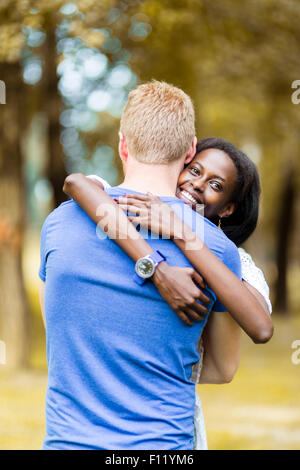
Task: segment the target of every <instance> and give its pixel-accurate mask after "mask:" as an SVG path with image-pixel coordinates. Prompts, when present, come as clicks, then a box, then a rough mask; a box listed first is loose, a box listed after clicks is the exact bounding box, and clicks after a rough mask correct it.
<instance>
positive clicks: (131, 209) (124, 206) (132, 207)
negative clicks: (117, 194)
mask: <svg viewBox="0 0 300 470" xmlns="http://www.w3.org/2000/svg"><path fill="white" fill-rule="evenodd" d="M118 206H119V207H120V208H121V209H123V211H125V212H126V211H127V212H132V213H133V214H138V215H140V214H141V212H142V208H141V207H138V206H135V205H133V204H120V203H119V204H118Z"/></svg>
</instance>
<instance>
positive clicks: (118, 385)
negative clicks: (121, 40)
mask: <svg viewBox="0 0 300 470" xmlns="http://www.w3.org/2000/svg"><path fill="white" fill-rule="evenodd" d="M106 192H107V193H108V194H109V195H111V196H112V197H117V196H120V195H122V194H125V193H129V192H130V193H132V192H133V191H130V190H125V189H124V188H119V187H114V188H110V189H108V190H106ZM161 199H162V200H163V201H165V202H167V203H168V204H170V205H172V206H173V207H174V210H175V211H176V212H177V214H178V215H180V214H181V216H182V214H184V220H185V222H187V223H188V224H189V225H191V226H193V227H194V230H196V231H197V234H199V235H200V236H201V238H203V236H204V240H205V243H206V244H207V246H208V247H209V248H210V249H211V250H212V251H213V252H214V253H215V255H216V256H218V258H220V259H221V260H222V261H223V262H224V263H225V264H226V265H227V266H228V267H229V268H230V269H231V270H232V271H233V272H234V273H235V274H236V275H237V276H238V277H240V275H241V273H240V258H239V254H238V251H237V249H236V247H235V245H234V244H233V243H232V242H231V241H230V240H228V239H227V237H226V236H225V235H224V234H223V233H222V232H221V231H220V230H219V229H218V228H217V227H216V226H215V225H213V224H212V223H210V222H209V221H208V220H207V219H204V218H203V217H202V216H201V215H199V214H196V212H194V211H193V210H192V209H191V208H190V207H189V206H188V205H186V204H184V202H183V201H181V200H180V199H178V198H176V197H162V198H161ZM183 209H184V211H183ZM144 236H146V235H145V233H144ZM147 241H148V243H149V244H150V245H151V246H152V247H153V249H154V250H155V249H159V250H160V251H161V252H162V253H163V254H164V255H165V256H166V258H167V262H168V263H169V264H170V265H174V266H183V267H190V266H191V265H190V263H189V262H188V260H187V259H186V258H185V256H184V255H183V254H182V252H181V251H180V250H179V249H178V248H177V246H176V245H175V244H174V243H173V242H172V241H171V240H166V239H162V238H161V237H158V236H156V237H155V236H153V237H152V238H148V240H147ZM133 273H134V262H133V261H132V260H131V259H130V258H129V257H128V256H127V255H126V254H125V253H124V252H123V251H122V250H121V248H119V247H118V245H117V244H116V243H115V242H114V241H112V240H110V239H109V238H107V237H106V236H105V234H104V232H102V231H99V230H96V225H95V224H94V222H93V221H92V220H91V219H90V218H89V217H88V216H87V215H86V213H85V212H84V211H83V210H82V209H81V208H80V207H79V206H78V205H77V204H76V202H74V201H68V202H65V203H63V204H61V205H60V206H59V207H58V208H57V209H55V210H54V211H53V212H52V213H51V214H50V215H49V216H48V217H47V219H46V221H45V223H44V225H43V228H42V233H41V266H40V271H39V275H40V278H41V279H42V280H43V281H46V286H45V316H46V336H47V362H48V387H47V395H46V436H45V440H44V445H43V448H44V449H105V450H114V449H130V450H134V449H147V450H151V449H155V450H158V449H166V450H170V449H174V450H179V449H186V450H190V449H192V448H193V433H194V425H193V416H194V405H195V384H194V383H193V382H192V381H191V373H192V366H193V364H195V363H196V362H197V361H198V360H199V354H198V348H197V344H198V341H199V338H200V336H201V333H202V330H203V327H204V326H205V323H206V321H207V316H208V315H207V316H206V318H205V320H203V321H201V322H199V323H196V324H195V325H194V326H193V327H189V326H186V325H185V324H184V323H183V322H182V321H181V320H180V319H179V318H178V316H177V315H176V313H175V312H174V311H172V309H171V308H170V307H169V305H168V304H167V303H166V302H165V300H164V299H163V298H162V297H161V296H160V294H159V292H158V290H157V289H156V287H155V286H154V284H153V283H152V282H151V281H147V282H146V283H145V284H144V285H143V286H140V285H138V284H136V283H135V282H134V280H133ZM207 293H208V294H209V295H210V298H211V299H212V300H211V304H210V308H209V309H210V310H211V309H212V308H213V309H214V310H218V311H220V310H224V309H223V308H222V306H221V305H218V303H217V302H216V296H215V294H213V293H212V291H211V290H210V289H208V290H207Z"/></svg>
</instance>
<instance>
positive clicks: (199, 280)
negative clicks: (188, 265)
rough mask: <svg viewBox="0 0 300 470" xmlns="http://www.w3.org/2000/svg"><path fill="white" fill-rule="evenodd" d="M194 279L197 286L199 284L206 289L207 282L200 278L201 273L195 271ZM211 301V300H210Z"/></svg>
mask: <svg viewBox="0 0 300 470" xmlns="http://www.w3.org/2000/svg"><path fill="white" fill-rule="evenodd" d="M192 278H193V279H194V281H196V282H197V284H199V286H201V287H203V289H205V282H204V280H203V277H202V276H200V274H199V273H197V271H194V272H193V274H192ZM208 300H209V299H208Z"/></svg>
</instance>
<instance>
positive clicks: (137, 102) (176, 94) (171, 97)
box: [120, 80, 195, 164]
mask: <svg viewBox="0 0 300 470" xmlns="http://www.w3.org/2000/svg"><path fill="white" fill-rule="evenodd" d="M120 131H121V132H122V134H123V136H124V137H125V138H126V141H127V147H128V152H129V153H130V154H131V155H132V156H133V157H134V158H136V160H138V161H140V162H143V163H157V164H164V163H165V164H167V163H171V162H173V161H175V160H177V159H179V158H180V157H182V156H183V155H184V154H185V153H186V152H187V151H188V150H189V148H190V146H191V145H192V142H193V138H194V136H195V112H194V107H193V103H192V101H191V99H190V97H189V96H188V95H187V94H186V93H184V91H182V90H180V89H179V88H177V87H175V86H173V85H170V84H168V83H165V82H159V81H156V80H153V81H151V82H148V83H144V84H142V85H140V86H138V87H137V88H136V89H134V90H133V91H131V93H130V94H129V97H128V101H127V103H126V105H125V108H124V110H123V113H122V117H121V126H120Z"/></svg>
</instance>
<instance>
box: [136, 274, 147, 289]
mask: <svg viewBox="0 0 300 470" xmlns="http://www.w3.org/2000/svg"><path fill="white" fill-rule="evenodd" d="M133 280H134V282H136V283H137V284H138V285H139V286H142V285H143V284H145V282H146V281H147V279H144V278H142V277H141V276H139V275H138V274H137V273H134V275H133Z"/></svg>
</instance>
